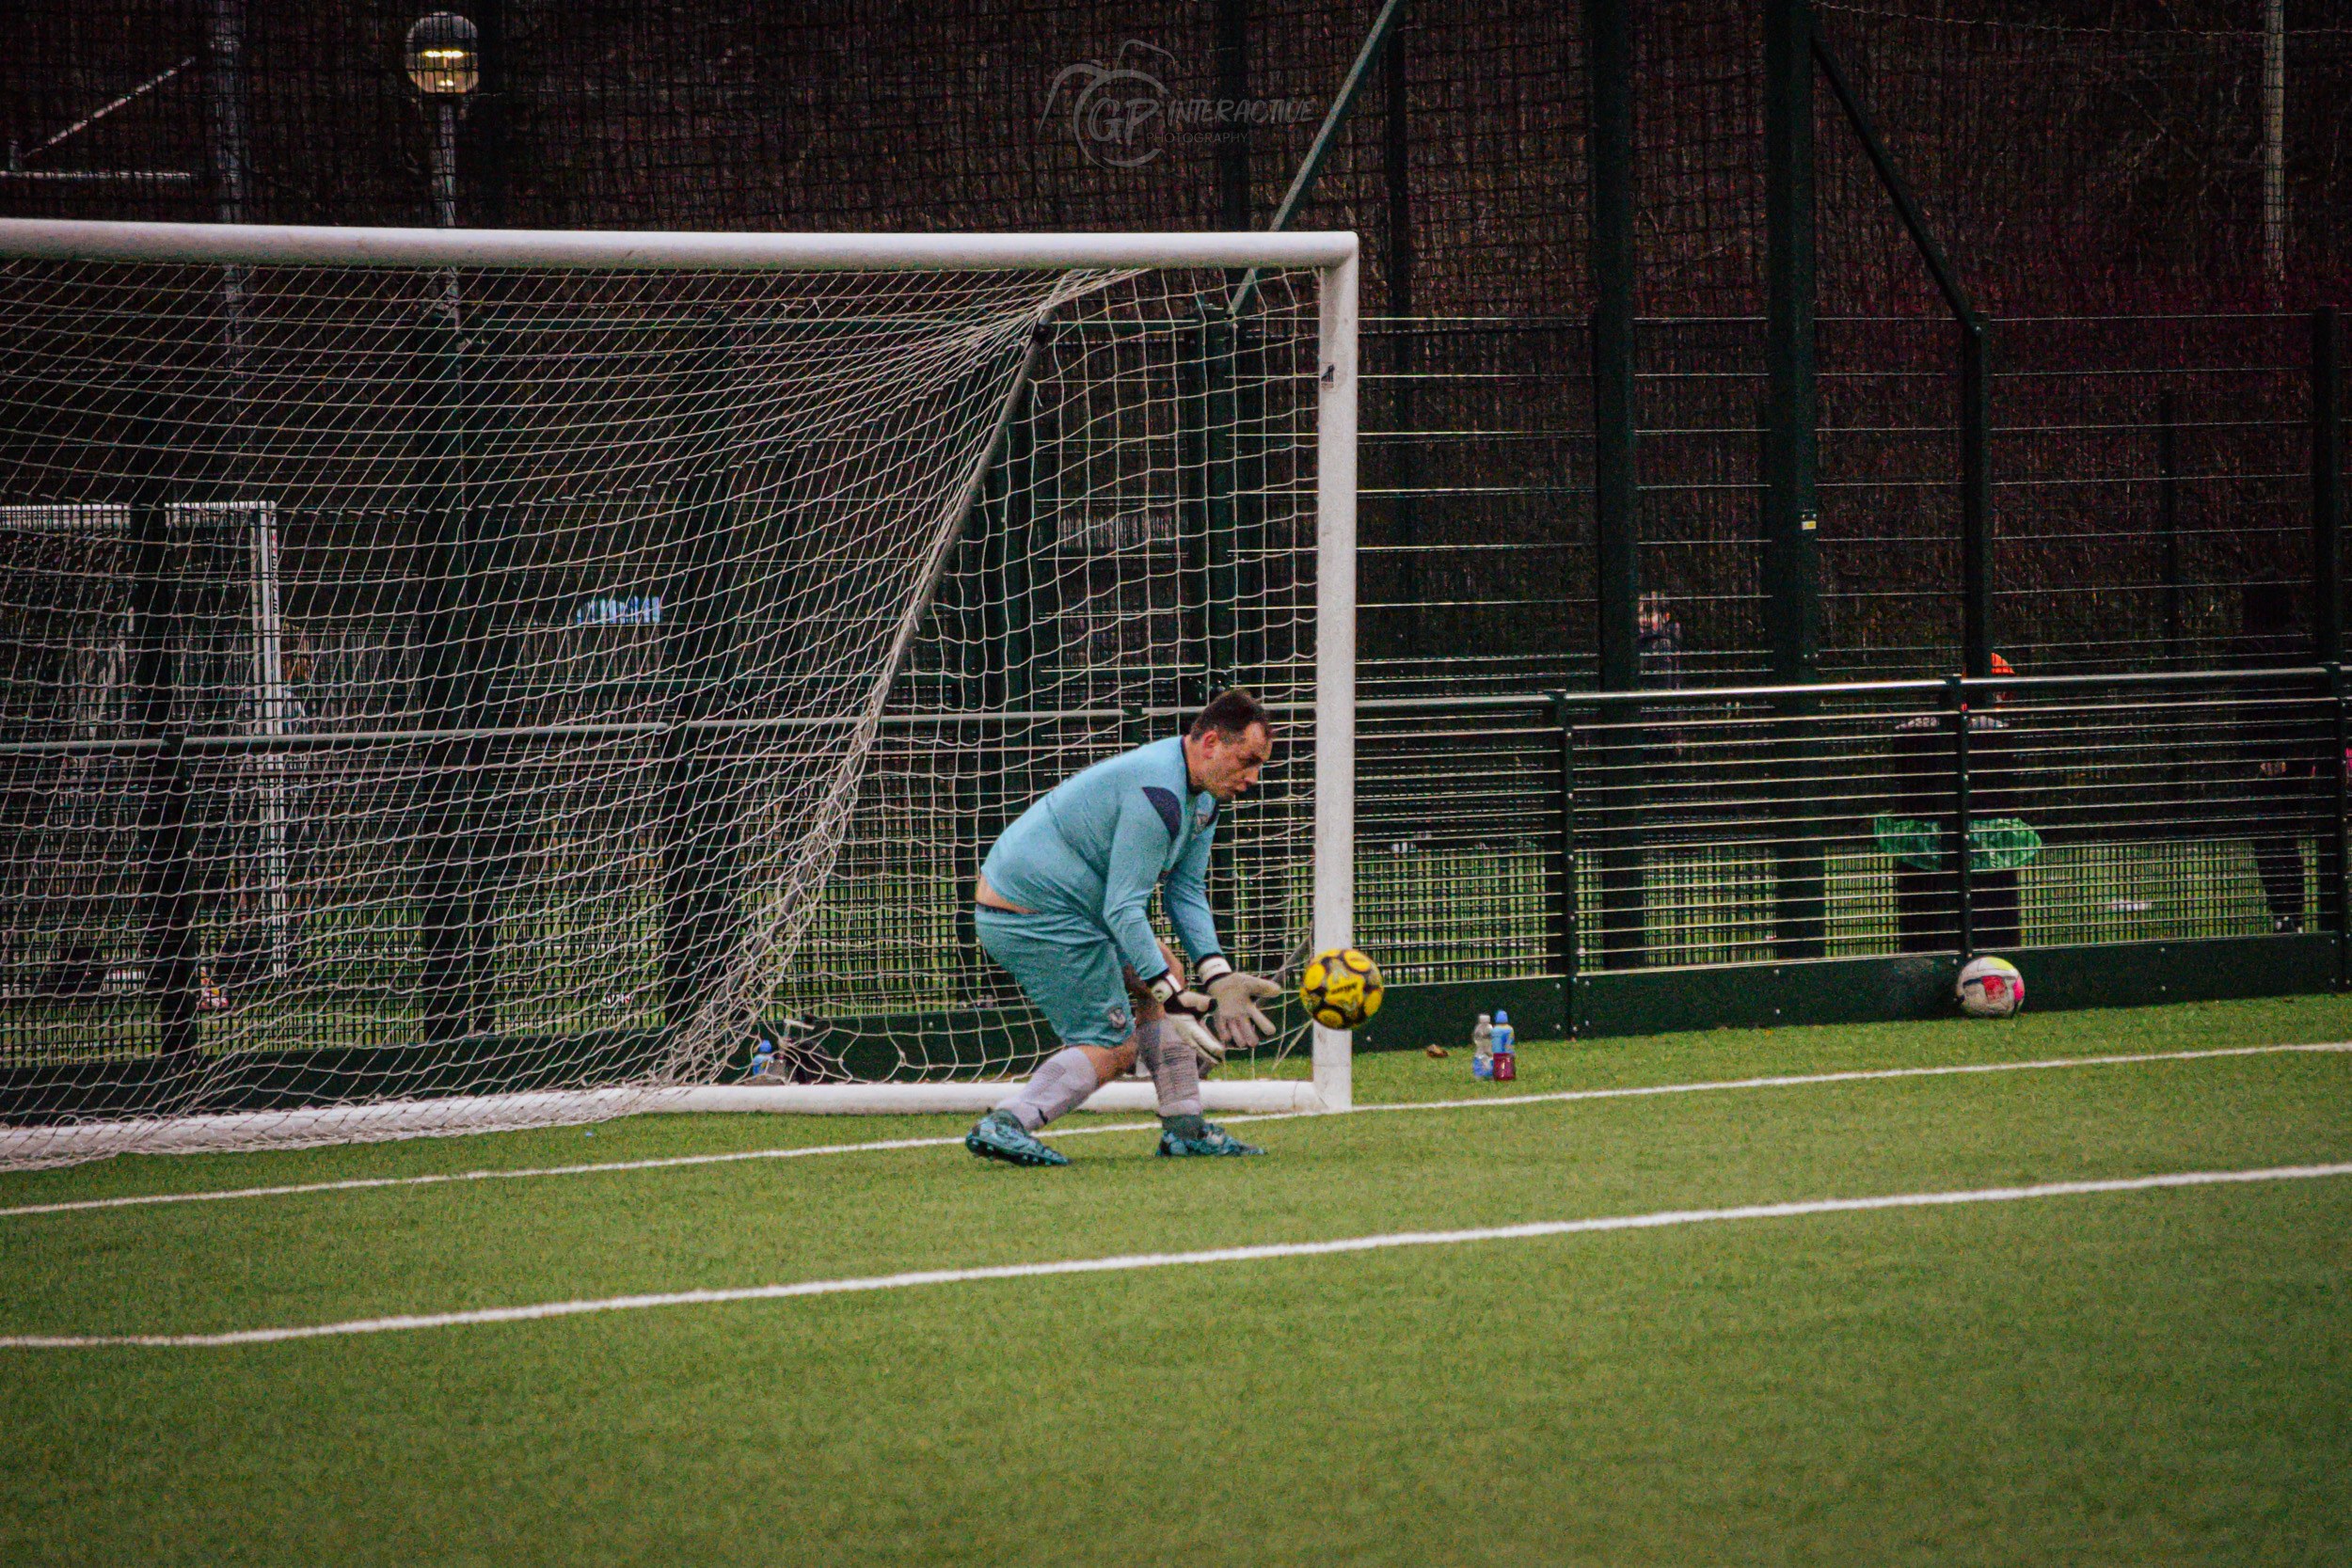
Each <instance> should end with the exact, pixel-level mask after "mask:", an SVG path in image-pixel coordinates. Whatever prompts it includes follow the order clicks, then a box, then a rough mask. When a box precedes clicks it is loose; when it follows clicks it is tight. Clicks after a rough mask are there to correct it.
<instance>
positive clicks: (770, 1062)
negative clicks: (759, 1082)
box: [752, 1040, 776, 1078]
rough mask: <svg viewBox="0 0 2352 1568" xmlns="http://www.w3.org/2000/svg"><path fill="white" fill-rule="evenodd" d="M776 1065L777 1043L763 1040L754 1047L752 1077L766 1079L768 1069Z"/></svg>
mask: <svg viewBox="0 0 2352 1568" xmlns="http://www.w3.org/2000/svg"><path fill="white" fill-rule="evenodd" d="M775 1065H776V1042H775V1041H773V1040H761V1041H760V1042H759V1043H758V1044H757V1045H755V1046H753V1047H752V1076H753V1077H754V1078H765V1077H767V1076H768V1069H770V1068H771V1067H774V1066H775Z"/></svg>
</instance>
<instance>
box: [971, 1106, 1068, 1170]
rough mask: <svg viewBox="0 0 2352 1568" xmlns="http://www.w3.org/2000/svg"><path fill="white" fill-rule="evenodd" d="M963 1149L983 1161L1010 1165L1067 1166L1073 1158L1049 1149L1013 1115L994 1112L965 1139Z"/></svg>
mask: <svg viewBox="0 0 2352 1568" xmlns="http://www.w3.org/2000/svg"><path fill="white" fill-rule="evenodd" d="M963 1147H964V1148H968V1149H970V1150H971V1151H972V1152H973V1153H975V1154H977V1155H978V1156H979V1157H980V1158H981V1159H983V1160H1002V1161H1003V1162H1004V1163H1005V1164H1009V1165H1066V1164H1070V1156H1069V1155H1067V1154H1064V1153H1062V1152H1060V1151H1059V1150H1058V1149H1052V1148H1046V1147H1045V1146H1044V1145H1043V1144H1041V1143H1040V1142H1038V1141H1037V1137H1036V1135H1035V1134H1033V1133H1032V1132H1030V1131H1029V1130H1028V1129H1027V1128H1025V1127H1024V1126H1022V1125H1021V1118H1020V1117H1016V1116H1014V1115H1013V1114H1012V1113H1011V1112H1010V1111H991V1112H989V1113H988V1115H986V1116H984V1117H981V1118H980V1119H979V1120H978V1121H977V1122H975V1123H973V1125H972V1131H971V1132H966V1133H965V1134H964V1135H963Z"/></svg>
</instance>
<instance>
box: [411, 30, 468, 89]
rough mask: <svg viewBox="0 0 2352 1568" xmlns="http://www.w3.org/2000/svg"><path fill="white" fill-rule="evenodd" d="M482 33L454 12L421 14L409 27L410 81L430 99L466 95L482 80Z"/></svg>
mask: <svg viewBox="0 0 2352 1568" xmlns="http://www.w3.org/2000/svg"><path fill="white" fill-rule="evenodd" d="M481 37H482V35H481V34H480V33H479V32H477V31H476V30H475V28H474V24H472V23H470V22H469V21H467V20H466V19H465V18H464V17H462V16H459V15H458V14H457V13H456V12H455V11H435V12H434V13H433V14H432V15H431V16H421V17H419V18H418V19H417V22H416V24H415V25H414V26H412V27H410V28H409V29H408V43H407V48H406V51H405V54H406V59H405V63H406V65H407V68H408V80H410V81H411V82H414V83H415V84H416V85H417V90H418V91H419V92H421V93H423V94H424V95H425V96H426V97H428V98H453V97H463V96H464V95H465V94H467V93H469V92H471V91H473V89H474V88H475V87H478V86H480V85H481V82H482V52H481V49H480V47H479V45H480V41H481Z"/></svg>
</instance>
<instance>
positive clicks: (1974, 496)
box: [1960, 314, 1994, 678]
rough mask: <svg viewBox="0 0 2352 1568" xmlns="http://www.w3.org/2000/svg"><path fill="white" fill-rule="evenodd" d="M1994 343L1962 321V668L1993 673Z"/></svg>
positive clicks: (1980, 327) (1979, 325) (1980, 328)
mask: <svg viewBox="0 0 2352 1568" xmlns="http://www.w3.org/2000/svg"><path fill="white" fill-rule="evenodd" d="M1992 354H1993V345H1992V343H1991V341H1989V339H1988V335H1987V332H1986V328H1985V325H1984V323H1983V321H1982V320H1981V319H1979V318H1978V317H1977V316H1975V315H1973V314H1972V315H1970V316H1969V317H1968V318H1967V319H1965V320H1963V322H1962V323H1961V325H1960V582H1961V611H1960V617H1961V639H1960V640H1961V651H1962V656H1963V657H1962V662H1961V668H1962V669H1963V670H1964V671H1966V672H1967V673H1969V674H1972V675H1975V676H1978V677H1979V678H1982V677H1983V676H1986V675H1990V674H1991V673H1993V638H1994V631H1993V374H1992V370H1993V367H1992V362H1991V361H1992Z"/></svg>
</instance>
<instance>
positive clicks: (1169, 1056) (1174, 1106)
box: [1136, 1019, 1200, 1121]
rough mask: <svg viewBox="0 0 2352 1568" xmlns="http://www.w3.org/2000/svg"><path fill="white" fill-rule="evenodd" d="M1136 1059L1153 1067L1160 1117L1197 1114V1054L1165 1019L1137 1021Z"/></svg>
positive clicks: (1198, 1064)
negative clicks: (1145, 1021)
mask: <svg viewBox="0 0 2352 1568" xmlns="http://www.w3.org/2000/svg"><path fill="white" fill-rule="evenodd" d="M1136 1060H1137V1061H1139V1062H1141V1063H1142V1064H1143V1065H1144V1066H1145V1067H1148V1068H1150V1069H1152V1092H1154V1093H1155V1094H1157V1095H1158V1096H1159V1097H1160V1118H1161V1119H1162V1120H1163V1121H1165V1120H1166V1119H1167V1118H1168V1117H1198V1116H1199V1115H1200V1057H1198V1056H1196V1055H1194V1054H1193V1053H1192V1047H1191V1046H1190V1045H1188V1044H1186V1043H1185V1042H1184V1037H1183V1036H1181V1035H1179V1034H1177V1033H1176V1031H1175V1030H1174V1029H1172V1028H1170V1027H1168V1021H1167V1020H1165V1019H1153V1020H1152V1022H1149V1023H1138V1024H1136Z"/></svg>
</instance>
